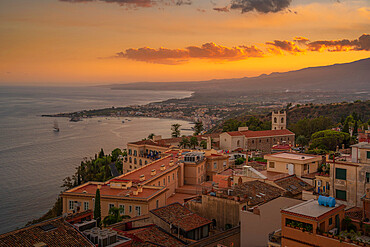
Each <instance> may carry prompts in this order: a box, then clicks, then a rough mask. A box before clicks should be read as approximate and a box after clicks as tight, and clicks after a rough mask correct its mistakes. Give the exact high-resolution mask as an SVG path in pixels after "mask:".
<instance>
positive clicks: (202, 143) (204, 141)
mask: <svg viewBox="0 0 370 247" xmlns="http://www.w3.org/2000/svg"><path fill="white" fill-rule="evenodd" d="M199 146H201V147H202V148H203V149H207V141H206V140H202V141H201V142H200V144H199Z"/></svg>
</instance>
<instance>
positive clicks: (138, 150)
mask: <svg viewBox="0 0 370 247" xmlns="http://www.w3.org/2000/svg"><path fill="white" fill-rule="evenodd" d="M169 147H170V145H166V144H158V143H157V142H155V141H153V140H143V141H137V142H131V143H128V144H127V156H126V157H125V159H124V162H123V174H125V173H127V172H130V171H133V170H135V169H137V168H139V167H142V166H144V165H147V164H149V163H151V162H153V161H154V160H157V159H160V158H161V157H163V156H162V154H163V153H164V152H166V151H168V150H169Z"/></svg>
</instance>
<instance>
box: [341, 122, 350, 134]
mask: <svg viewBox="0 0 370 247" xmlns="http://www.w3.org/2000/svg"><path fill="white" fill-rule="evenodd" d="M342 132H344V133H349V123H348V121H345V122H344V126H343V129H342Z"/></svg>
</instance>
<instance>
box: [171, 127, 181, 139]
mask: <svg viewBox="0 0 370 247" xmlns="http://www.w3.org/2000/svg"><path fill="white" fill-rule="evenodd" d="M180 127H181V125H180V124H172V126H171V130H172V134H171V136H172V137H180Z"/></svg>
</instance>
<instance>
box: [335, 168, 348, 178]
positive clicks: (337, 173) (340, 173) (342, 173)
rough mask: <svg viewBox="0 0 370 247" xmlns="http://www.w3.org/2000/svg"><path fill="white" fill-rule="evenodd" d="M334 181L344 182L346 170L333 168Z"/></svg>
mask: <svg viewBox="0 0 370 247" xmlns="http://www.w3.org/2000/svg"><path fill="white" fill-rule="evenodd" d="M335 179H341V180H346V179H347V170H346V169H342V168H335Z"/></svg>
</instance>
